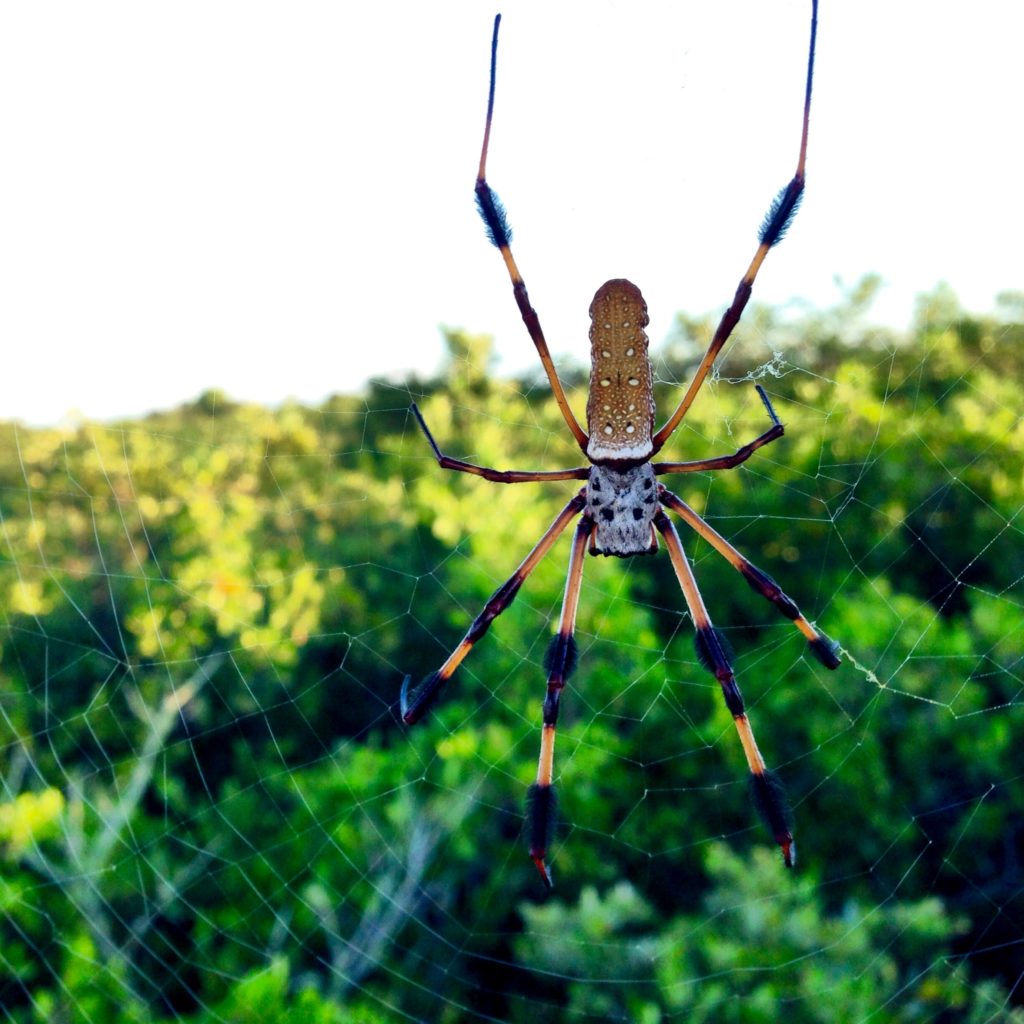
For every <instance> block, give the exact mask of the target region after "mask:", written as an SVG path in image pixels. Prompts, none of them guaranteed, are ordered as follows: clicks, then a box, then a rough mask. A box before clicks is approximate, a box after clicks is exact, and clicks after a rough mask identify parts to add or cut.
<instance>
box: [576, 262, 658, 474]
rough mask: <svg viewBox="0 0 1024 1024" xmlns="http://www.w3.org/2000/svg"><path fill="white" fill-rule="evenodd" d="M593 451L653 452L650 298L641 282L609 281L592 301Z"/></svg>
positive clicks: (613, 455)
mask: <svg viewBox="0 0 1024 1024" xmlns="http://www.w3.org/2000/svg"><path fill="white" fill-rule="evenodd" d="M590 321H591V323H590V397H589V398H588V400H587V426H588V430H589V433H590V440H589V442H588V444H587V455H588V456H589V458H590V459H591V460H592V461H602V460H622V461H631V460H641V459H648V458H650V457H651V455H652V454H653V451H654V448H653V444H652V442H651V431H652V430H653V428H654V397H653V393H652V374H651V363H650V360H649V359H648V357H647V335H646V334H645V333H644V328H645V327H646V326H647V324H648V316H647V303H646V302H644V297H643V296H642V295H641V294H640V289H639V288H637V286H636V285H635V284H632V283H631V282H629V281H625V280H622V279H616V280H613V281H606V282H605V283H604V284H603V285H601V287H600V288H598V290H597V294H596V295H595V296H594V301H593V302H592V303H591V304H590Z"/></svg>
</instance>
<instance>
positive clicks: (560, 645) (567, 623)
mask: <svg viewBox="0 0 1024 1024" xmlns="http://www.w3.org/2000/svg"><path fill="white" fill-rule="evenodd" d="M593 529H594V521H593V519H591V518H590V517H589V516H584V517H583V518H582V519H581V520H580V521H579V523H578V525H577V526H576V533H575V535H574V537H573V541H572V553H571V554H570V555H569V572H568V575H567V576H566V580H565V596H564V598H563V599H562V617H561V619H560V620H559V622H558V632H557V633H556V634H555V635H554V636H553V637H552V639H551V646H550V647H549V648H548V651H547V656H546V658H545V664H546V665H547V670H548V690H547V696H546V697H545V699H544V726H543V731H542V732H541V738H540V759H539V761H538V762H537V781H536V782H535V783H534V784H533V785H532V786H531V787H530V790H529V793H528V795H527V806H528V808H529V815H530V857H531V858H532V859H533V863H534V864H536V865H537V870H538V871H539V872H540V874H541V877H542V878H543V879H544V882H545V884H546V885H547V886H548V887H549V888H550V887H551V886H552V881H551V872H550V870H549V869H548V866H547V852H548V846H549V845H550V843H551V837H552V834H553V833H554V828H555V807H556V805H557V801H556V799H555V787H554V786H553V785H552V782H551V777H552V769H553V764H554V756H555V729H556V728H557V725H558V706H559V700H560V699H561V696H562V689H563V687H564V686H565V684H566V682H567V680H568V679H569V676H570V675H571V674H572V671H573V669H574V668H575V667H576V638H575V635H574V634H575V631H576V609H577V607H578V606H579V599H580V586H581V585H582V583H583V558H584V554H585V552H586V546H587V540H588V538H589V537H590V534H591V532H592V531H593Z"/></svg>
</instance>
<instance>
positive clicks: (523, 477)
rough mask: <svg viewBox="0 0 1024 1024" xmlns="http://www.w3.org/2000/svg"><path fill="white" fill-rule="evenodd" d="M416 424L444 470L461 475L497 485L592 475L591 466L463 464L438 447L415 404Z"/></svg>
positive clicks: (413, 411)
mask: <svg viewBox="0 0 1024 1024" xmlns="http://www.w3.org/2000/svg"><path fill="white" fill-rule="evenodd" d="M409 408H410V409H411V410H412V414H413V416H415V417H416V422H417V423H418V424H419V425H420V430H422V431H423V433H424V435H425V436H426V438H427V443H428V444H429V445H430V447H431V450H432V451H433V452H434V458H435V459H437V464H438V465H439V466H440V467H441V468H442V469H454V470H456V471H458V472H459V473H472V474H473V475H474V476H482V477H483V478H484V479H485V480H491V481H492V482H494V483H496V484H524V483H533V482H537V481H543V480H586V479H587V477H588V476H589V475H590V467H589V466H578V467H576V468H575V469H552V470H536V471H534V470H522V469H491V468H489V467H488V466H475V465H473V463H472V462H463V461H462V459H453V458H451V457H450V456H448V455H445V454H444V452H442V451H441V449H440V448H439V447H438V445H437V442H436V441H435V440H434V435H433V434H431V432H430V429H429V428H428V427H427V422H426V420H424V418H423V413H421V412H420V410H419V407H418V406H417V405H416V403H415V402H413V403H412V405H411V406H410V407H409Z"/></svg>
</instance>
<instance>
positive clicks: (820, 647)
mask: <svg viewBox="0 0 1024 1024" xmlns="http://www.w3.org/2000/svg"><path fill="white" fill-rule="evenodd" d="M807 646H808V647H810V649H811V653H812V654H813V655H814V656H815V657H816V658H817V659H818V661H820V662H821V663H822V665H824V666H825V668H828V669H833V670H834V669H837V668H839V665H840V659H839V650H840V648H839V644H838V643H837V642H836V641H835V640H833V639H832V638H831V637H828V636H826V635H825V634H824V633H820V634H819V635H818V636H817V637H815V639H813V640H809V641H808V642H807Z"/></svg>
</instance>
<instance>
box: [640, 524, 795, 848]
mask: <svg viewBox="0 0 1024 1024" xmlns="http://www.w3.org/2000/svg"><path fill="white" fill-rule="evenodd" d="M654 525H655V526H656V527H657V528H658V530H659V531H660V532H661V535H662V536H663V537H664V538H665V546H666V547H667V548H668V554H669V557H670V558H671V559H672V568H673V569H675V573H676V578H677V579H678V580H679V586H680V587H681V588H682V591H683V596H684V597H685V598H686V605H687V607H688V608H689V610H690V617H691V618H692V619H693V624H694V627H695V629H696V630H697V637H696V646H697V656H698V657H699V658H700V660H701V663H702V664H703V665H704V666H705V667H706V668H707V669H709V670H710V671H711V672H712V673H713V674H714V676H715V678H716V679H717V680H718V682H719V684H720V685H721V687H722V694H723V695H724V697H725V704H726V707H728V709H729V711H730V712H731V713H732V717H733V722H734V723H735V724H736V731H737V732H738V733H739V737H740V743H742V744H743V753H744V754H745V755H746V758H747V765H748V766H749V768H750V787H751V792H752V793H753V796H754V803H755V806H756V807H757V810H758V813H759V814H760V816H761V819H762V820H763V821H764V823H765V825H766V826H767V828H768V830H769V831H770V832H771V834H772V836H773V837H774V839H775V842H777V843H778V844H779V846H780V847H781V848H782V859H783V861H784V862H785V864H786V867H788V868H791V867H792V866H793V864H794V863H795V862H796V846H795V844H794V842H793V832H792V815H791V813H790V810H789V805H788V803H787V801H786V794H785V791H784V790H783V788H782V783H781V782H780V781H779V779H778V777H777V776H776V775H775V774H774V773H773V772H770V771H769V770H768V768H767V767H766V765H765V762H764V758H763V757H762V756H761V751H760V750H758V748H757V743H756V742H755V741H754V733H753V730H752V729H751V727H750V721H749V720H748V718H747V714H746V711H745V709H744V705H743V697H742V696H741V694H740V690H739V687H738V686H737V685H736V676H735V674H734V673H733V670H732V666H731V665H730V664H729V656H728V654H727V653H726V643H725V640H724V638H723V637H722V635H721V634H720V633H719V632H718V630H717V629H715V627H714V626H713V625H712V624H711V619H710V617H709V616H708V610H707V608H706V607H705V606H704V599H703V598H702V597H701V596H700V590H698V589H697V580H696V578H695V577H694V575H693V570H692V569H691V568H690V563H689V561H688V560H687V558H686V553H685V552H684V551H683V544H682V541H680V539H679V534H678V533H676V529H675V527H674V526H673V525H672V521H671V520H670V519H669V518H668V516H667V515H665V513H664V512H663V511H661V510H660V509H659V511H658V514H657V515H656V516H655V517H654Z"/></svg>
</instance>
